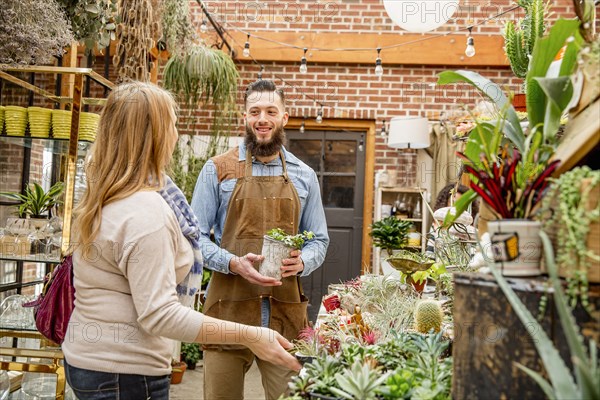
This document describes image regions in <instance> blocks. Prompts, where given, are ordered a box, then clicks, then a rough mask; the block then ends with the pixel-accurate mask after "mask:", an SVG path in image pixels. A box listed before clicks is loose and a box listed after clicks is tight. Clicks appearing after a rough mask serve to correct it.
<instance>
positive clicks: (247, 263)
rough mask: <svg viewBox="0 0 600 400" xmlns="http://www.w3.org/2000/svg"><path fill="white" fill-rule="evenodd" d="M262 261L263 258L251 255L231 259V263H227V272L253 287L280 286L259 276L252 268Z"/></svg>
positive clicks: (265, 277) (266, 277) (269, 278)
mask: <svg viewBox="0 0 600 400" xmlns="http://www.w3.org/2000/svg"><path fill="white" fill-rule="evenodd" d="M264 259H265V257H264V256H260V255H256V254H253V253H248V254H246V255H245V256H244V257H233V258H232V259H231V261H229V271H230V272H233V273H234V274H237V275H240V276H241V277H242V278H244V279H246V280H247V281H248V282H250V283H252V284H254V285H260V286H281V284H282V283H281V281H279V280H277V279H275V278H271V277H268V276H264V275H261V274H260V273H259V272H258V271H257V270H256V268H254V263H258V262H261V261H262V260H264Z"/></svg>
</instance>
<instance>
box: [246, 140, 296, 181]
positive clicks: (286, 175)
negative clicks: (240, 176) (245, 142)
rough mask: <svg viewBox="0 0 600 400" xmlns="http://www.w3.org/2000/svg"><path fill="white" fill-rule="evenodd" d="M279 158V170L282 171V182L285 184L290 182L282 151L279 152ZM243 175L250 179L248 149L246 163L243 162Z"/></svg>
mask: <svg viewBox="0 0 600 400" xmlns="http://www.w3.org/2000/svg"><path fill="white" fill-rule="evenodd" d="M279 158H281V168H282V169H283V171H282V172H283V173H282V174H281V175H282V176H283V180H284V181H285V183H288V182H289V181H290V178H289V177H288V173H287V163H286V162H285V157H284V156H283V151H282V150H279ZM244 170H245V173H244V176H246V177H250V176H252V155H251V154H250V149H248V148H246V162H245V169H244Z"/></svg>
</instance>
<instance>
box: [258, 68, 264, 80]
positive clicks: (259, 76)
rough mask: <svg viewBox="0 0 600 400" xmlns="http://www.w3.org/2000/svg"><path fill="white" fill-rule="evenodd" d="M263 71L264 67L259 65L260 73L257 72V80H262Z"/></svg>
mask: <svg viewBox="0 0 600 400" xmlns="http://www.w3.org/2000/svg"><path fill="white" fill-rule="evenodd" d="M264 70H265V66H264V65H262V64H261V66H260V71H258V80H259V81H261V80H262V75H263V71H264Z"/></svg>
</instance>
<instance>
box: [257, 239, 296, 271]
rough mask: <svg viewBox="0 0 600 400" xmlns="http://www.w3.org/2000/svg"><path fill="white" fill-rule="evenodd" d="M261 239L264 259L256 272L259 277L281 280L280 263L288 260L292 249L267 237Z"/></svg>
mask: <svg viewBox="0 0 600 400" xmlns="http://www.w3.org/2000/svg"><path fill="white" fill-rule="evenodd" d="M263 238H264V240H263V247H262V252H261V254H262V255H263V256H264V257H265V259H264V260H263V261H262V263H261V264H260V266H259V268H258V272H259V273H260V274H261V275H264V276H268V277H271V278H275V279H278V280H281V266H282V265H283V262H282V261H283V260H284V259H286V258H289V257H290V252H291V251H293V250H294V249H293V248H291V247H289V246H286V245H285V244H283V243H282V242H280V241H279V240H275V239H272V238H270V237H268V236H264V237H263Z"/></svg>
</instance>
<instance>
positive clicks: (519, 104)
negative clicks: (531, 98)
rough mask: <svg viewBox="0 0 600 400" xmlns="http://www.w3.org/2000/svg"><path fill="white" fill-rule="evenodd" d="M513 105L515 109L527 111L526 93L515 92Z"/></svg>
mask: <svg viewBox="0 0 600 400" xmlns="http://www.w3.org/2000/svg"><path fill="white" fill-rule="evenodd" d="M512 105H513V107H514V108H515V111H523V112H526V111H527V98H526V96H525V93H518V94H515V96H514V97H513V100H512Z"/></svg>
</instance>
